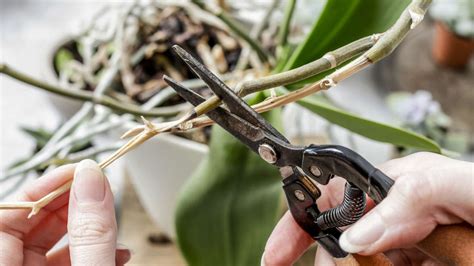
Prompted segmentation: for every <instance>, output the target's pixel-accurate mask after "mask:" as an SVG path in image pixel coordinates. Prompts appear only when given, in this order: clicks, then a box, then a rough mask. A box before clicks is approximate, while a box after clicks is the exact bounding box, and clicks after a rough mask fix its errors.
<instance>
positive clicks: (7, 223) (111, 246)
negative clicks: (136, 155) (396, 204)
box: [0, 160, 130, 266]
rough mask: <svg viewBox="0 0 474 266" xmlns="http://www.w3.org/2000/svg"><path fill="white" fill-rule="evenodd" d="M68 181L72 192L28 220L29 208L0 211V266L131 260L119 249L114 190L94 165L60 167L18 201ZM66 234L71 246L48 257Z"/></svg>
mask: <svg viewBox="0 0 474 266" xmlns="http://www.w3.org/2000/svg"><path fill="white" fill-rule="evenodd" d="M72 176H74V181H73V184H72V188H71V191H70V192H68V193H65V194H64V195H62V196H60V197H59V198H57V199H55V200H54V201H53V202H51V203H50V204H49V205H47V206H46V207H44V208H43V209H42V210H41V211H40V212H39V213H38V214H37V215H34V216H33V217H32V218H31V219H27V216H28V213H29V211H30V210H28V209H26V210H1V211H0V265H13V266H15V265H124V264H125V263H126V262H127V261H128V260H129V259H130V251H129V250H128V249H126V248H124V247H121V246H120V245H117V224H116V221H115V211H114V203H113V195H112V191H111V190H110V185H109V183H108V181H107V179H106V178H105V176H104V175H103V174H102V172H101V170H100V168H99V167H98V165H97V164H96V163H95V162H93V161H91V160H85V161H82V162H80V163H79V164H78V165H65V166H62V167H59V168H57V169H55V170H53V171H51V172H49V173H47V174H46V175H44V176H42V177H41V178H39V179H38V180H36V181H35V182H33V183H32V184H31V185H30V186H28V187H27V188H26V189H25V190H24V191H23V192H21V193H20V194H19V195H18V197H17V200H19V201H35V200H38V199H40V198H41V197H43V196H45V195H46V194H48V193H49V192H51V191H53V190H54V189H55V188H57V187H59V186H60V185H62V184H64V183H65V182H66V181H68V180H70V179H71V177H72ZM66 233H68V240H69V245H68V246H66V247H63V248H61V249H59V250H55V251H51V252H50V250H51V248H52V247H53V246H54V245H55V244H56V243H57V242H58V241H59V240H60V239H61V238H62V237H63V236H64V235H65V234H66Z"/></svg>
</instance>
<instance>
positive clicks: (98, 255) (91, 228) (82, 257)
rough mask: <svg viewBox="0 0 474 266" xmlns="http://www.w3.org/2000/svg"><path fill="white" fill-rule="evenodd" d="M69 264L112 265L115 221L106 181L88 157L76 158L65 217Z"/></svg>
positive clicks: (115, 236)
mask: <svg viewBox="0 0 474 266" xmlns="http://www.w3.org/2000/svg"><path fill="white" fill-rule="evenodd" d="M68 235H69V247H70V254H71V262H72V264H73V265H115V249H116V243H117V224H116V221H115V211H114V204H113V195H112V191H111V190H110V185H109V183H108V182H107V179H106V178H105V176H104V175H103V173H102V171H101V169H100V168H99V166H98V165H97V164H96V163H95V162H94V161H92V160H84V161H82V162H80V163H79V164H78V165H77V167H76V171H75V174H74V181H73V183H72V188H71V193H70V199H69V217H68Z"/></svg>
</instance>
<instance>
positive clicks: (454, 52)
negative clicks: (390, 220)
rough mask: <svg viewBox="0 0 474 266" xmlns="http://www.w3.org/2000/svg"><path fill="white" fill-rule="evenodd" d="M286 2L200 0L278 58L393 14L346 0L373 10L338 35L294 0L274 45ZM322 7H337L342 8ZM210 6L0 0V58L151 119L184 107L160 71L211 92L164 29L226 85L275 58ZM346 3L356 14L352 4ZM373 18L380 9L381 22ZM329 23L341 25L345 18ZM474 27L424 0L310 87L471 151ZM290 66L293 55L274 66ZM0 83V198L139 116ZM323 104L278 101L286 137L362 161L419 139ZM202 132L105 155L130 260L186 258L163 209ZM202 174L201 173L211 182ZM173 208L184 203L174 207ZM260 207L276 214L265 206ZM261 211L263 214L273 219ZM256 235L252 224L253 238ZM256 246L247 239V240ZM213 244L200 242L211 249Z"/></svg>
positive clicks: (452, 148) (463, 10)
mask: <svg viewBox="0 0 474 266" xmlns="http://www.w3.org/2000/svg"><path fill="white" fill-rule="evenodd" d="M290 2H292V1H270V0H259V1H257V0H254V1H208V2H207V3H206V4H207V5H209V6H217V7H219V8H222V9H223V10H225V12H227V13H228V14H230V15H231V16H232V17H233V18H234V19H235V21H237V22H238V23H239V25H240V26H241V27H242V28H244V29H246V32H247V33H249V34H250V35H252V34H253V35H255V34H257V37H256V39H257V40H258V42H259V43H260V45H261V46H262V47H263V49H264V50H265V51H266V52H267V53H268V54H270V55H271V56H270V57H272V58H273V59H275V58H276V59H280V58H290V60H288V61H287V62H286V63H287V64H286V66H289V65H291V64H290V63H288V62H291V59H294V60H293V62H301V64H302V63H307V62H311V61H313V60H315V59H317V58H318V57H320V56H321V55H322V54H324V53H325V52H328V51H329V50H325V51H322V50H321V51H320V52H321V53H322V54H321V55H319V56H318V57H314V58H312V57H311V56H316V54H315V55H311V56H310V54H309V53H308V54H307V55H305V54H300V55H299V57H298V56H296V55H295V54H297V51H305V49H309V48H307V47H306V48H301V49H299V50H298V47H301V46H304V45H302V44H304V43H311V42H309V41H308V39H311V36H313V35H314V36H316V38H314V39H315V40H314V43H323V42H324V40H325V39H324V38H325V37H328V38H329V37H330V38H332V39H330V41H327V42H331V45H333V46H329V45H328V46H326V47H325V46H321V47H322V48H321V49H326V48H328V47H334V48H337V47H339V46H340V44H341V43H343V44H345V43H347V42H346V40H349V39H350V38H349V37H351V38H352V39H351V40H355V39H356V37H358V36H359V37H360V36H364V34H365V31H364V30H366V31H367V33H377V32H381V31H383V30H385V29H387V28H388V27H387V26H386V25H388V26H389V25H391V22H392V21H394V19H396V17H397V16H398V15H396V16H394V18H392V19H391V20H390V21H389V19H388V18H387V17H383V16H381V17H377V16H376V15H374V14H375V13H374V14H372V13H370V12H379V11H380V10H383V5H384V4H385V2H387V3H388V2H390V1H385V2H384V1H381V2H380V3H379V4H377V5H381V6H379V7H378V9H377V8H374V9H370V10H368V9H364V7H363V6H362V5H363V4H360V3H358V4H355V5H359V6H357V8H359V9H358V10H357V9H355V10H356V11H358V12H359V13H360V15H359V17H360V16H368V17H373V20H372V21H363V20H361V22H360V23H359V24H357V25H356V23H355V26H354V28H353V31H357V30H358V29H359V28H360V29H364V30H361V33H360V35H357V34H354V35H353V36H352V35H351V36H349V37H347V35H348V33H346V35H344V31H343V30H340V32H337V33H339V34H340V35H337V34H332V35H334V36H330V35H321V34H320V35H318V30H321V27H319V28H317V27H316V28H315V27H314V26H313V25H317V22H318V19H319V14H321V13H323V14H326V13H328V14H330V13H331V10H330V9H328V8H326V9H325V7H328V6H330V5H329V3H327V2H326V1H305V0H302V1H297V2H296V6H295V8H294V11H293V13H294V14H296V15H293V19H292V20H291V23H290V24H289V34H288V37H287V38H288V40H287V43H288V44H287V45H286V46H284V45H281V43H279V42H278V41H279V37H278V36H279V28H281V25H280V22H281V21H282V20H284V18H285V17H286V15H285V12H286V11H287V6H288V5H289V4H288V3H290ZM329 2H331V1H329ZM342 2H344V3H343V4H349V3H350V2H351V1H342ZM346 2H347V3H346ZM352 2H357V1H352ZM382 2H384V3H382ZM401 2H403V1H401ZM407 3H409V1H405V2H404V3H402V4H400V6H399V7H398V6H397V7H395V6H394V5H395V4H391V5H390V4H388V5H390V8H393V9H391V10H397V11H401V10H403V8H404V7H405V6H406V4H407ZM190 6H191V7H190ZM210 10H211V11H212V9H210ZM324 12H325V13H324ZM334 12H342V13H341V14H345V13H344V12H345V11H340V10H336V11H334ZM354 12H355V11H354ZM364 12H369V13H367V14H365V13H364ZM211 13H212V12H211ZM394 13H395V14H399V13H400V12H398V13H396V12H395V11H394ZM209 14H210V13H209V10H205V8H202V7H199V6H197V5H191V4H189V2H188V1H171V2H170V1H157V2H152V1H146V2H128V1H93V0H87V1H74V0H71V1H67V0H64V1H60V0H34V1H33V0H31V1H27V0H21V1H19V0H2V1H1V2H0V47H1V49H0V63H2V64H7V65H8V66H9V67H10V68H11V69H14V70H16V71H18V72H20V73H23V74H26V75H28V76H29V77H31V79H34V80H38V81H41V82H46V83H47V84H52V85H53V86H57V87H60V88H66V89H70V90H86V91H90V92H92V91H94V92H95V93H96V94H97V93H98V91H101V90H102V92H101V93H98V94H97V97H101V95H103V94H106V95H108V96H110V97H111V98H112V99H114V100H116V101H118V102H122V103H125V104H126V105H127V106H130V105H135V106H137V105H139V106H140V108H141V110H148V111H149V110H156V112H160V115H159V116H157V117H154V118H153V121H154V122H163V121H168V120H172V119H175V118H176V117H179V115H182V114H183V113H184V112H185V111H187V110H189V105H187V104H186V103H184V102H183V101H182V100H181V99H180V98H179V97H177V96H176V95H175V94H174V93H173V92H172V90H170V88H167V86H166V84H164V83H163V82H162V80H161V76H162V75H163V74H167V75H170V76H172V77H173V78H175V79H177V80H181V81H185V82H187V83H186V84H187V85H189V86H191V87H193V88H195V89H196V90H198V91H199V93H201V94H202V95H204V96H208V95H209V92H208V91H206V90H205V89H204V88H203V86H202V84H201V83H200V82H199V80H197V79H196V78H195V77H193V76H192V75H191V74H190V72H189V71H188V70H186V69H185V67H183V63H182V62H179V59H177V58H176V57H175V56H174V55H173V54H172V53H171V52H170V51H169V47H170V46H171V45H172V44H174V43H179V44H180V45H182V46H184V47H185V48H186V49H188V50H190V51H191V52H192V53H193V54H195V55H197V56H198V57H199V58H200V59H201V60H202V61H203V62H204V63H205V64H206V65H207V66H208V67H210V68H211V69H212V70H213V71H214V72H216V73H218V74H219V75H220V76H221V77H222V78H223V79H225V80H226V81H228V82H229V84H230V85H231V86H232V85H235V84H236V80H239V79H240V80H246V79H254V78H258V77H261V76H264V75H266V74H269V73H271V72H272V71H273V72H275V69H278V66H277V65H275V64H274V63H273V65H272V63H271V62H272V61H271V60H270V61H269V62H270V63H268V62H265V60H262V58H260V57H259V54H258V52H255V51H254V50H253V49H252V46H251V45H249V44H248V43H246V42H245V41H242V38H241V36H238V35H236V34H235V33H233V32H232V31H231V30H229V29H228V25H226V24H225V23H223V21H222V20H221V19H220V18H219V17H218V16H213V15H209ZM335 15H336V14H335ZM347 16H348V18H349V19H354V20H357V19H358V16H357V15H353V14H352V15H351V14H348V15H347ZM265 17H268V20H266V19H264V18H265ZM323 18H324V16H321V19H323ZM377 19H386V20H387V21H388V22H387V21H383V22H384V23H380V25H379V24H377ZM262 21H264V23H262ZM256 25H257V26H258V25H260V26H261V28H262V29H260V30H259V29H258V27H256ZM341 27H347V28H348V30H347V31H346V32H351V30H349V29H350V28H349V26H348V25H343V26H341ZM358 27H359V28H358ZM315 32H316V33H315ZM328 32H331V29H328ZM365 35H369V34H365ZM308 36H310V37H308ZM338 36H339V37H338ZM344 36H345V37H344ZM473 36H474V3H473V1H471V0H465V1H462V0H458V1H434V3H433V4H432V6H431V7H430V10H429V13H428V15H427V16H426V18H425V20H424V21H423V22H422V23H421V24H420V25H419V26H418V27H417V28H416V29H415V30H414V31H413V32H411V33H410V34H409V35H408V37H407V38H406V39H405V40H404V41H403V42H402V44H401V45H400V46H399V47H398V48H397V49H396V50H395V52H394V53H393V54H392V55H390V56H389V57H388V58H386V59H384V60H382V61H381V62H379V63H378V64H376V65H374V66H371V67H369V68H368V69H366V70H364V71H362V72H361V73H358V74H357V75H355V76H353V77H351V78H349V79H348V80H346V81H344V82H342V83H341V84H338V85H337V86H336V87H335V88H333V89H331V90H330V91H329V92H327V93H325V94H324V97H323V98H322V99H320V100H321V101H324V103H325V104H330V105H331V106H333V107H337V108H339V109H340V110H344V112H347V113H351V114H355V115H357V116H360V117H363V118H367V119H370V120H371V121H376V122H380V123H383V124H386V125H392V126H396V127H400V128H403V130H409V131H410V132H416V134H418V135H419V136H424V137H427V138H429V139H432V140H433V141H434V142H436V143H437V144H438V145H439V147H441V148H442V152H443V153H444V154H447V155H449V156H452V157H455V158H460V159H463V160H469V161H473V158H474V157H473V140H474V138H473V131H474V118H473V102H474V88H473V84H474V59H473V56H472V55H473V49H474V44H473ZM254 38H255V37H254ZM338 44H339V46H338ZM318 47H319V46H318ZM317 49H319V48H317V47H315V50H317ZM287 51H289V52H287ZM295 51H296V52H295ZM285 53H288V54H289V56H287V54H285ZM301 58H303V59H301ZM277 62H280V61H278V60H277ZM301 64H300V65H301ZM269 66H270V67H269ZM296 66H297V64H296V63H295V64H293V66H290V67H286V70H287V69H290V68H292V67H296ZM282 69H285V68H280V71H281V70H282ZM37 85H40V86H39V87H41V85H42V84H37ZM43 85H44V84H43ZM111 88H112V89H111ZM0 95H1V96H0V122H1V125H2V128H1V130H0V156H1V157H0V167H1V169H2V175H1V176H0V180H1V181H0V182H1V183H0V200H2V201H6V200H7V199H9V198H10V197H11V195H12V194H13V193H14V192H15V191H17V190H18V189H20V188H21V187H22V186H24V185H25V184H28V183H30V182H32V181H34V180H35V179H36V178H37V177H38V176H40V175H41V174H42V173H43V172H44V171H48V170H49V169H52V168H54V167H55V166H57V165H60V164H63V163H69V162H74V161H77V160H78V159H80V158H86V157H90V158H94V159H96V160H101V159H103V158H105V156H107V155H108V154H110V152H111V151H113V150H115V149H117V148H118V147H119V146H120V145H122V144H123V143H124V142H123V141H119V137H120V135H121V134H122V133H123V132H125V131H126V130H128V129H130V128H132V127H133V126H136V125H139V124H140V121H139V119H138V116H133V115H123V114H121V113H117V112H115V111H114V110H110V109H108V108H105V107H102V106H93V105H92V104H90V105H89V106H87V105H83V103H82V102H80V101H77V100H71V99H66V98H63V97H60V96H57V95H53V94H51V93H48V92H46V91H45V90H42V89H38V88H35V87H34V86H31V85H28V84H25V83H24V82H19V81H18V80H15V79H13V78H11V77H10V76H7V75H3V74H2V75H0ZM322 106H323V105H322ZM333 115H334V116H330V118H331V117H335V119H338V117H340V116H337V115H341V113H336V114H333ZM330 118H329V119H328V117H327V116H324V115H322V114H318V112H316V111H311V110H307V109H304V108H303V107H301V106H299V105H296V104H290V105H288V106H287V107H286V108H284V110H283V112H282V115H281V120H282V121H283V128H284V129H285V130H284V132H285V133H286V134H287V135H288V136H289V137H290V138H291V139H292V141H293V142H295V143H302V144H310V143H337V144H342V145H346V146H349V147H351V148H352V149H354V150H356V151H358V152H359V153H361V154H362V155H364V156H365V157H366V158H367V159H368V160H369V161H371V162H373V163H374V164H377V163H381V162H383V161H386V160H388V159H390V158H394V157H398V156H403V155H406V154H409V153H412V152H415V151H418V150H423V149H420V146H418V147H409V146H406V145H397V144H396V143H394V142H396V141H393V142H392V143H390V141H389V142H388V143H387V142H385V143H383V142H379V141H374V140H373V139H372V137H371V136H372V135H373V134H372V135H371V133H370V132H368V133H367V134H365V133H363V134H360V133H359V134H356V133H354V132H353V131H351V130H350V126H346V125H341V124H339V123H335V122H334V121H333V120H331V119H330ZM58 132H59V133H58ZM61 132H62V133H61ZM212 132H214V131H212ZM372 133H373V132H372ZM214 134H215V133H211V129H209V128H204V129H200V130H193V131H192V132H191V133H185V134H184V133H183V134H181V135H163V136H158V137H156V138H155V139H152V140H150V141H149V143H146V144H144V145H143V146H142V147H140V148H139V149H137V150H136V151H134V152H132V153H130V154H128V155H127V156H126V157H125V158H124V159H120V160H119V161H117V162H116V163H114V164H113V165H112V166H111V167H109V168H108V169H107V172H106V173H107V175H108V177H109V179H110V180H111V183H112V186H113V190H114V193H115V199H116V205H117V209H118V210H119V211H118V212H117V213H118V219H119V227H120V240H119V241H120V242H123V243H124V244H126V245H127V246H128V247H129V248H130V249H131V250H133V256H132V261H131V264H159V265H184V264H186V263H185V261H186V260H187V262H188V263H190V264H194V261H193V258H192V256H190V255H188V253H189V251H188V250H187V249H189V245H188V244H189V243H193V242H192V239H188V238H187V237H186V236H187V235H189V233H188V234H186V233H185V232H184V231H180V229H179V228H178V229H176V228H175V224H180V223H179V222H178V223H175V211H176V208H178V207H177V206H182V204H185V203H181V202H186V201H185V200H182V199H181V198H180V197H183V196H179V193H180V191H181V189H182V187H183V186H188V187H189V186H192V185H190V184H187V182H188V179H189V178H190V176H192V175H193V173H194V172H195V170H196V168H197V167H198V165H199V164H200V163H202V161H203V159H204V158H205V156H206V154H208V152H209V147H208V145H209V140H210V138H211V137H212V136H214ZM55 136H56V137H55ZM389 137H390V136H389ZM393 139H396V138H395V137H394V138H393ZM51 140H53V141H51ZM416 141H419V139H416ZM48 143H49V144H48ZM211 150H212V147H211ZM216 163H218V162H216ZM236 167H238V165H236ZM277 181H278V180H277ZM212 184H213V183H212V181H209V187H212ZM278 189H279V188H278ZM278 189H277V190H278ZM197 199H199V197H197ZM196 202H199V200H196ZM206 204H207V203H205V201H203V205H204V206H207V205H206ZM272 206H273V205H272ZM180 208H181V210H184V211H183V213H185V212H186V207H180ZM272 208H275V209H276V210H277V212H278V213H281V212H282V210H283V209H284V206H283V204H280V203H279V204H278V206H277V205H275V206H273V207H272ZM212 215H213V214H210V216H212ZM239 215H241V216H239ZM179 217H187V216H186V215H184V216H179ZM179 217H178V218H177V219H178V220H179V219H180V218H179ZM236 217H238V218H242V219H246V218H245V217H246V216H245V214H240V213H238V215H237V216H236ZM183 219H184V218H183ZM269 219H270V218H269ZM270 220H272V221H274V220H275V218H274V217H273V216H272V218H271V219H270ZM189 222H192V221H189ZM199 222H200V221H196V224H197V225H199ZM236 222H238V219H237V221H236ZM256 223H257V221H256ZM268 224H269V227H268V228H271V226H272V222H268ZM178 227H179V225H178ZM176 230H178V236H177V234H176ZM180 232H181V233H180ZM180 234H183V235H184V236H183V237H180ZM267 234H268V230H267V229H265V230H264V229H262V236H264V235H267ZM177 237H178V238H179V239H182V240H181V251H180V249H179V248H178V247H177V245H176V241H175V240H176V238H177ZM211 239H212V237H211ZM264 240H265V238H264V237H260V238H259V239H256V240H255V243H264ZM251 241H254V240H251ZM204 242H205V241H204ZM183 243H185V244H183ZM201 244H202V243H201ZM202 245H204V246H205V245H206V244H202ZM260 246H261V244H256V248H255V249H256V253H258V251H259V248H261V247H260ZM211 247H212V245H211V246H210V247H209V249H211V250H208V251H209V252H211V253H218V252H219V251H216V250H215V249H212V248H211ZM191 249H192V248H191ZM236 253H238V252H236ZM183 254H184V255H183ZM203 256H205V255H204V254H203ZM232 256H237V255H230V257H232ZM249 256H250V255H249ZM311 256H312V255H309V259H308V261H310V260H311V258H310V257H311ZM217 259H219V258H217ZM221 259H222V258H221ZM237 261H238V260H237ZM308 261H302V262H301V264H302V265H306V264H308V263H310V262H308ZM208 265H210V264H208Z"/></svg>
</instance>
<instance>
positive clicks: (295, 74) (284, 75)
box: [193, 35, 378, 116]
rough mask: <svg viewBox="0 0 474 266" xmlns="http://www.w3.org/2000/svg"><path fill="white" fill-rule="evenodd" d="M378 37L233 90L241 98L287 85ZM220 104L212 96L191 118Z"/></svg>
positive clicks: (341, 59) (357, 52)
mask: <svg viewBox="0 0 474 266" xmlns="http://www.w3.org/2000/svg"><path fill="white" fill-rule="evenodd" d="M377 40H378V35H373V36H368V37H364V38H361V39H359V40H357V41H354V42H352V43H350V44H347V45H345V46H343V47H341V48H338V49H336V50H334V51H332V52H329V53H326V54H325V55H324V56H323V57H322V58H320V59H318V60H315V61H313V62H311V63H308V64H306V65H303V66H300V67H298V68H295V69H292V70H289V71H286V72H281V73H278V74H274V75H270V76H266V77H263V78H259V79H254V80H248V81H244V82H243V83H240V84H239V85H238V86H237V88H236V89H235V90H236V91H237V92H238V94H239V95H240V96H241V97H244V96H246V95H249V94H251V93H254V92H258V91H263V90H266V89H270V88H275V87H279V86H285V85H289V84H292V83H295V82H298V81H301V80H304V79H307V78H310V77H312V76H314V75H317V74H319V73H322V72H324V71H326V70H329V69H332V68H334V67H336V66H338V65H340V64H341V63H344V62H346V61H347V60H349V59H351V58H354V57H355V56H358V55H360V54H361V53H363V52H365V51H367V50H368V49H369V48H370V47H372V46H373V45H374V44H375V43H376V42H377ZM220 104H221V101H220V99H219V98H218V97H217V96H212V97H210V98H209V99H207V100H206V101H205V102H203V103H202V104H200V105H198V106H196V107H195V108H194V112H193V116H200V115H202V114H205V113H206V112H209V111H210V110H212V109H214V108H216V107H217V106H219V105H220Z"/></svg>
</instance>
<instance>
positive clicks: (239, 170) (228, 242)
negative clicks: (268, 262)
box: [176, 110, 282, 266]
mask: <svg viewBox="0 0 474 266" xmlns="http://www.w3.org/2000/svg"><path fill="white" fill-rule="evenodd" d="M266 118H267V119H269V120H270V121H272V122H276V120H278V119H279V118H280V112H279V111H277V110H274V111H272V112H269V113H268V114H266ZM273 124H275V123H273ZM281 192H282V190H281V184H280V177H279V173H278V170H277V168H276V167H274V166H272V165H269V164H267V163H266V162H265V161H263V160H262V159H261V158H260V157H259V156H258V155H257V154H255V153H254V152H252V151H251V150H250V149H248V148H247V147H246V146H244V145H243V144H242V143H240V141H238V140H237V139H236V138H234V137H233V136H231V135H230V134H228V133H227V132H226V131H224V130H223V129H222V128H220V127H218V126H215V127H214V129H213V131H212V138H211V143H210V151H209V155H208V157H207V158H206V159H205V160H204V162H203V163H202V164H201V166H200V167H199V169H198V170H197V172H195V174H194V175H193V176H192V177H191V179H190V180H189V182H188V183H187V184H186V185H185V187H184V188H183V190H182V191H181V193H180V196H179V200H178V207H177V210H176V230H177V237H178V244H179V247H180V248H181V251H182V253H183V255H184V257H185V258H186V261H187V263H188V264H189V265H192V266H193V265H203V266H207V265H259V264H260V257H261V255H262V252H263V250H264V247H265V242H266V239H267V238H268V236H269V235H270V233H271V231H272V229H273V227H274V225H275V224H276V222H277V220H278V218H279V214H280V213H279V210H281V203H282V201H281Z"/></svg>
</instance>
